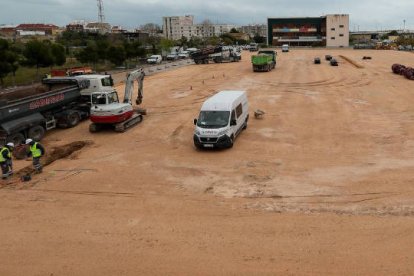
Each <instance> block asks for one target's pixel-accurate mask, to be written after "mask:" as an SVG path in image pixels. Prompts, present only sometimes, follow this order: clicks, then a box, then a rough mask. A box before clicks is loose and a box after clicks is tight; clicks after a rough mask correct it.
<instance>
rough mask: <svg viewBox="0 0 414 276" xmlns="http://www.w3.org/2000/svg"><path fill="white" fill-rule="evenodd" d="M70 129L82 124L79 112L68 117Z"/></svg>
mask: <svg viewBox="0 0 414 276" xmlns="http://www.w3.org/2000/svg"><path fill="white" fill-rule="evenodd" d="M66 121H67V122H68V127H74V126H76V125H77V124H79V122H80V116H79V113H78V112H72V113H70V114H69V115H68V116H67V117H66Z"/></svg>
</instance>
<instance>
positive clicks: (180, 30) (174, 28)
mask: <svg viewBox="0 0 414 276" xmlns="http://www.w3.org/2000/svg"><path fill="white" fill-rule="evenodd" d="M162 22H163V24H162V25H163V26H162V30H163V34H164V37H165V38H168V39H171V40H177V39H180V38H182V37H183V36H184V37H186V38H187V39H190V38H191V37H200V38H201V37H212V36H220V35H222V34H224V33H229V32H230V30H231V29H232V28H236V25H232V24H212V23H209V22H205V23H201V24H194V16H192V15H184V16H166V17H163V19H162Z"/></svg>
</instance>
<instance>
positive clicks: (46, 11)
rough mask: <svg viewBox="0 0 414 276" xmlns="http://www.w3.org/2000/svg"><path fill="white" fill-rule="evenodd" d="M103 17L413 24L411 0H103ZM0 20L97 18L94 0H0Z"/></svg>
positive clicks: (133, 23)
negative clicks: (332, 18) (343, 18)
mask: <svg viewBox="0 0 414 276" xmlns="http://www.w3.org/2000/svg"><path fill="white" fill-rule="evenodd" d="M103 2H104V14H105V17H106V21H107V22H108V23H110V24H111V25H121V26H123V27H125V28H134V27H138V26H140V25H143V24H145V23H157V24H161V22H162V17H163V16H174V15H186V14H192V15H194V16H195V21H196V23H198V22H201V21H203V20H205V19H210V20H211V21H212V22H213V23H226V24H236V25H247V24H252V23H266V19H267V17H290V16H294V17H297V16H321V15H324V14H331V13H347V14H350V30H351V31H353V30H357V29H358V28H359V29H360V30H368V29H369V30H373V29H402V28H403V21H404V19H405V20H406V28H410V29H414V0H103ZM1 4H2V5H1V9H0V24H20V23H52V24H56V25H58V26H65V25H66V24H68V23H70V22H72V21H74V20H87V21H97V20H98V8H97V1H96V0H1Z"/></svg>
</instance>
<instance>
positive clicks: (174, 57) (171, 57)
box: [167, 53, 178, 60]
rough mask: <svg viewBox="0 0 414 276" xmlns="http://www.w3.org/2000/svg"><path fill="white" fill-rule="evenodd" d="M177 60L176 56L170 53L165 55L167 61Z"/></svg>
mask: <svg viewBox="0 0 414 276" xmlns="http://www.w3.org/2000/svg"><path fill="white" fill-rule="evenodd" d="M177 59H178V54H175V53H171V54H169V55H167V60H177Z"/></svg>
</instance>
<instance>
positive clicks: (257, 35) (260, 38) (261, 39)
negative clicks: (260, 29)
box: [253, 34, 266, 44]
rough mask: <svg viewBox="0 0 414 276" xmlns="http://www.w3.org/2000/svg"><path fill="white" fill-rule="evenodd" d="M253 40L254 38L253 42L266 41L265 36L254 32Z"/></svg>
mask: <svg viewBox="0 0 414 276" xmlns="http://www.w3.org/2000/svg"><path fill="white" fill-rule="evenodd" d="M253 40H254V42H256V43H259V44H260V43H266V37H264V36H260V35H259V34H256V35H255V36H254V37H253Z"/></svg>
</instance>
